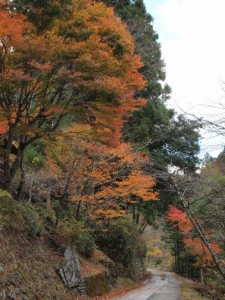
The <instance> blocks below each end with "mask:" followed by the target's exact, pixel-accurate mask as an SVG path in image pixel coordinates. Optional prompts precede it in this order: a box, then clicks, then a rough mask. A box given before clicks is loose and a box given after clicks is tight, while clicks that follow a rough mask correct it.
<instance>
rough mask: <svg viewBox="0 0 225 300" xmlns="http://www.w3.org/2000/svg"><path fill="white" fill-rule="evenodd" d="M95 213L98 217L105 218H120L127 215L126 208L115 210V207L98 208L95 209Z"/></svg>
mask: <svg viewBox="0 0 225 300" xmlns="http://www.w3.org/2000/svg"><path fill="white" fill-rule="evenodd" d="M95 214H96V216H97V218H101V217H103V218H104V219H115V218H120V217H123V216H124V215H125V211H124V210H119V211H117V210H114V209H105V210H104V209H97V210H95Z"/></svg>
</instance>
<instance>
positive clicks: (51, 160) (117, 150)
mask: <svg viewBox="0 0 225 300" xmlns="http://www.w3.org/2000/svg"><path fill="white" fill-rule="evenodd" d="M75 128H76V131H77V132H78V130H81V132H80V134H76V135H74V136H73V137H72V136H71V135H70V136H66V135H63V136H61V137H58V138H57V140H56V142H55V143H54V145H49V146H47V148H48V149H46V152H47V153H48V164H50V165H51V169H54V170H55V171H54V173H55V174H57V173H58V176H59V178H60V182H61V189H60V190H61V197H60V199H61V200H63V202H65V201H67V202H68V201H71V202H72V203H74V205H75V207H76V217H77V218H78V219H79V218H81V217H82V215H83V214H84V215H88V216H89V217H90V218H93V217H94V218H96V219H99V220H110V219H113V218H118V217H121V216H123V215H124V214H125V213H132V215H133V221H134V222H135V223H136V224H137V225H138V226H139V229H140V231H141V230H144V228H145V227H146V224H147V223H148V221H149V220H148V219H146V218H145V215H142V211H141V203H142V205H145V204H147V203H149V202H154V201H152V200H157V193H156V192H155V191H154V190H153V188H154V185H155V181H154V179H153V178H152V177H151V176H149V175H147V174H145V172H144V169H143V166H144V164H145V160H146V158H145V157H144V156H143V154H141V153H138V152H136V151H134V149H132V147H131V146H130V145H129V144H126V143H120V144H119V145H117V147H115V146H114V147H112V146H111V145H110V144H104V143H103V142H102V141H100V140H96V131H95V132H94V133H95V138H94V137H93V132H91V129H90V128H89V131H88V127H87V126H84V125H82V126H77V125H76V126H75V127H74V128H73V130H74V131H75ZM101 134H102V132H101ZM103 141H104V137H103ZM63 186H64V188H63ZM62 197H63V198H62Z"/></svg>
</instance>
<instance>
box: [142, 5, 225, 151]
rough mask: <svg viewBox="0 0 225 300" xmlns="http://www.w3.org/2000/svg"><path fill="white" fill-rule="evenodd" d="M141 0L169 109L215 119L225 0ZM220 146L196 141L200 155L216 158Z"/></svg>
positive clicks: (224, 63) (223, 75)
mask: <svg viewBox="0 0 225 300" xmlns="http://www.w3.org/2000/svg"><path fill="white" fill-rule="evenodd" d="M144 1H145V4H146V7H147V10H148V12H149V13H150V14H151V15H152V16H153V18H154V28H155V30H156V31H157V32H158V34H159V41H160V43H161V48H162V55H163V59H164V61H165V63H166V73H167V82H168V84H169V85H170V86H171V87H172V91H173V92H172V98H171V101H170V103H169V105H170V106H173V107H174V108H175V109H176V110H179V107H180V108H181V109H182V110H184V111H186V112H188V113H193V114H196V115H203V116H204V117H206V118H212V117H213V116H215V115H218V114H219V113H220V112H222V110H220V111H219V112H218V111H215V110H214V109H213V108H212V106H215V105H216V106H218V103H221V104H223V103H224V107H225V92H223V91H222V85H223V81H225V0H214V1H212V0H144ZM209 106H210V108H209ZM224 112H225V109H224ZM224 114H225V113H224ZM207 138H209V137H207ZM218 144H220V147H219V148H218V147H217V145H218ZM222 144H223V139H221V138H220V139H218V138H211V137H210V138H209V139H208V140H204V141H203V143H202V147H203V148H204V149H203V152H204V151H208V152H210V153H211V154H212V155H216V154H218V151H219V150H221V147H222ZM224 144H225V137H224ZM206 148H207V149H206Z"/></svg>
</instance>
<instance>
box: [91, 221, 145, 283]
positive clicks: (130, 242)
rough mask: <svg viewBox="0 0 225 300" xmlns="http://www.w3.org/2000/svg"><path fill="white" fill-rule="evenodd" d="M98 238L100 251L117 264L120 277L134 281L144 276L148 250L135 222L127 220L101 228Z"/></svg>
mask: <svg viewBox="0 0 225 300" xmlns="http://www.w3.org/2000/svg"><path fill="white" fill-rule="evenodd" d="M96 237H97V240H96V242H97V245H98V246H99V247H100V249H101V250H102V251H103V252H105V253H106V255H107V256H109V257H110V258H111V259H112V260H113V261H114V262H115V263H116V264H117V266H118V271H119V272H118V275H127V276H129V277H131V278H133V279H134V280H138V279H140V278H141V277H142V276H143V274H144V272H145V267H144V259H145V256H146V250H147V248H146V245H145V242H144V241H143V240H142V239H141V238H140V235H139V233H138V229H137V228H136V225H135V224H134V223H133V222H131V221H130V220H129V219H126V218H121V219H119V220H117V221H114V222H111V223H110V224H108V225H105V226H104V227H102V228H99V230H98V232H96ZM121 266H122V268H121ZM120 273H122V274H120Z"/></svg>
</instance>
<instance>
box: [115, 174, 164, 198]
mask: <svg viewBox="0 0 225 300" xmlns="http://www.w3.org/2000/svg"><path fill="white" fill-rule="evenodd" d="M115 184H116V185H117V186H118V187H117V188H116V191H117V193H118V195H119V196H120V197H125V198H128V197H129V196H130V197H131V196H137V197H139V198H141V199H142V200H143V201H151V200H158V197H157V196H158V193H157V192H152V190H151V189H152V188H153V187H154V185H155V180H154V179H153V178H152V177H151V176H149V175H145V174H143V172H142V171H141V170H134V171H132V172H131V173H130V174H129V176H128V177H127V178H126V179H125V180H121V181H116V182H115Z"/></svg>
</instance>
